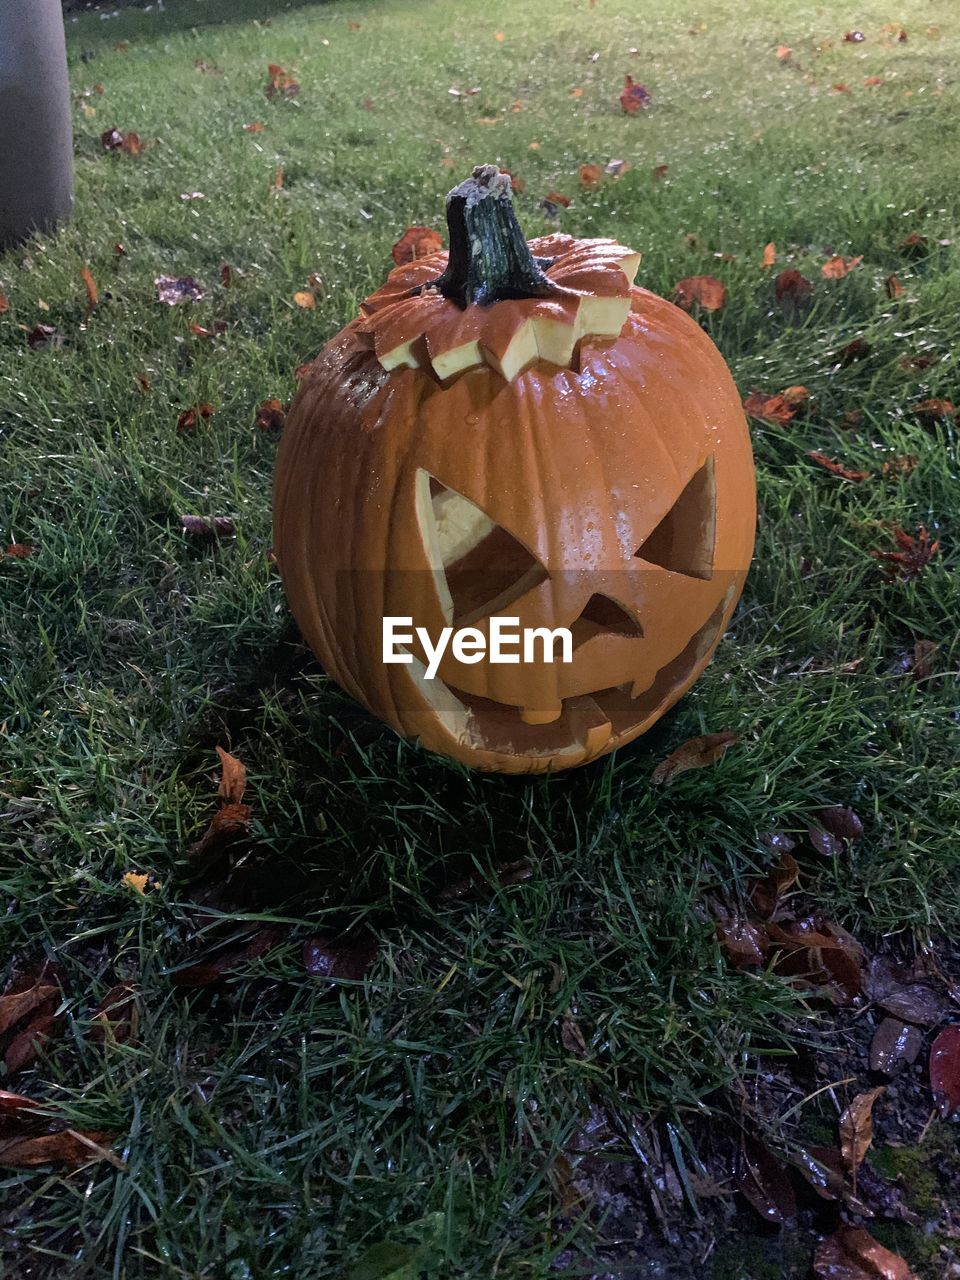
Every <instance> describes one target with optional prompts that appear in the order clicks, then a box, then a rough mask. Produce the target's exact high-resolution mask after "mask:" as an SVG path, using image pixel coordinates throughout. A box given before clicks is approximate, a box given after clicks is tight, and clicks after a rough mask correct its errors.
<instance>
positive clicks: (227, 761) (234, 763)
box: [216, 746, 247, 804]
mask: <svg viewBox="0 0 960 1280" xmlns="http://www.w3.org/2000/svg"><path fill="white" fill-rule="evenodd" d="M216 752H217V755H218V756H219V757H220V766H221V770H222V772H221V774H220V785H219V787H218V788H217V795H218V796H219V797H220V799H221V800H226V801H227V803H228V804H239V803H240V802H241V800H242V799H243V793H244V791H246V789H247V766H246V765H245V764H244V763H243V762H242V761H241V760H238V759H237V757H236V756H232V755H231V754H230V752H229V751H224V749H223V747H220V746H218V747H216Z"/></svg>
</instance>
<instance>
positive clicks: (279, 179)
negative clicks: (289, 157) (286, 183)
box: [273, 164, 283, 191]
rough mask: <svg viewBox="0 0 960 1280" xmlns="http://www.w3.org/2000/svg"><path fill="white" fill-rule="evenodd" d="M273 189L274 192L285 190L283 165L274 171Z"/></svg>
mask: <svg viewBox="0 0 960 1280" xmlns="http://www.w3.org/2000/svg"><path fill="white" fill-rule="evenodd" d="M273 189H274V191H282V190H283V165H282V164H278V165H277V167H276V169H275V170H274V174H273Z"/></svg>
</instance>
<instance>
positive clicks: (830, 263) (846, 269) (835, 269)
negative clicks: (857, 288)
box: [820, 253, 863, 280]
mask: <svg viewBox="0 0 960 1280" xmlns="http://www.w3.org/2000/svg"><path fill="white" fill-rule="evenodd" d="M862 261H863V254H860V256H859V257H857V258H844V257H843V256H842V255H841V254H839V253H838V254H835V255H834V257H832V258H828V259H827V261H826V262H825V263H824V264H823V266H822V267H821V268H820V274H821V275H822V276H823V278H824V279H825V280H842V279H843V277H844V276H847V275H849V274H850V272H851V271H852V270H853V269H854V267H856V266H858V265H859V264H860V263H861V262H862Z"/></svg>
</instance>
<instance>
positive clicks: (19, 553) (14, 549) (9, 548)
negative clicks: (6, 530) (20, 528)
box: [3, 542, 33, 560]
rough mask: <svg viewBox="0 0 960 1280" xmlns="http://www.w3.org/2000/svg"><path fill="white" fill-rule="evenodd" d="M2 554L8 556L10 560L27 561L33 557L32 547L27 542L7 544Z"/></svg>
mask: <svg viewBox="0 0 960 1280" xmlns="http://www.w3.org/2000/svg"><path fill="white" fill-rule="evenodd" d="M3 554H4V555H5V556H9V557H10V559H11V560H27V559H28V558H29V557H30V556H32V555H33V547H31V546H30V544H29V542H8V543H7V545H6V546H5V547H4V549H3Z"/></svg>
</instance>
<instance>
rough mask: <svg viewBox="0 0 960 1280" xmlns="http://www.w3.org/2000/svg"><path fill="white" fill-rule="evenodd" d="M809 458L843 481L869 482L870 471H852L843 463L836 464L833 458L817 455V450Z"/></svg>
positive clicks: (811, 452) (810, 453) (812, 450)
mask: <svg viewBox="0 0 960 1280" xmlns="http://www.w3.org/2000/svg"><path fill="white" fill-rule="evenodd" d="M807 457H808V458H811V459H812V460H813V461H814V462H815V463H816V464H817V465H818V466H820V467H823V468H824V470H826V471H832V472H833V474H834V475H835V476H840V477H841V479H843V480H853V481H855V482H856V481H860V480H869V479H870V472H869V471H852V470H851V469H850V468H849V467H845V466H844V465H843V463H842V462H834V461H833V459H832V458H827V457H825V456H824V455H823V454H822V453H817V452H816V450H815V449H810V450H809V451H808V453H807Z"/></svg>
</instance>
